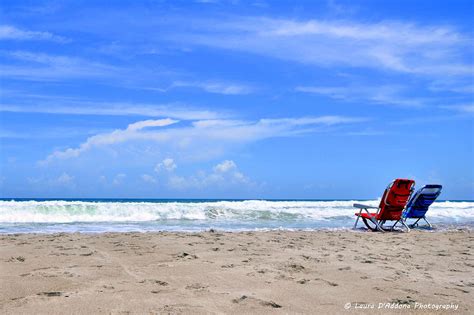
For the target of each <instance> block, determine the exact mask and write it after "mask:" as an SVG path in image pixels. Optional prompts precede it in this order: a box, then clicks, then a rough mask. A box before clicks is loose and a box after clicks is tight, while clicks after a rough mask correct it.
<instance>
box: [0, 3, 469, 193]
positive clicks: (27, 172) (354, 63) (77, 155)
mask: <svg viewBox="0 0 474 315" xmlns="http://www.w3.org/2000/svg"><path fill="white" fill-rule="evenodd" d="M473 11H474V10H473V4H472V2H470V1H449V2H442V1H434V2H433V1H359V2H358V3H357V4H354V1H319V2H316V1H299V2H298V1H218V0H216V1H211V0H208V1H194V2H193V1H142V2H139V1H128V2H126V1H114V2H110V1H104V2H102V1H45V2H41V1H2V5H1V9H0V70H1V96H0V101H1V102H0V103H1V104H0V119H1V120H0V123H1V125H0V141H1V142H0V150H1V151H0V153H1V154H0V163H1V169H0V195H1V196H2V197H72V198H85V197H92V198H93V197H112V198H114V197H115V198H323V199H326V198H328V199H329V198H347V199H350V198H355V199H361V198H376V197H378V196H379V195H380V194H381V193H382V191H383V189H384V187H385V186H386V185H387V184H388V183H389V182H390V181H391V180H392V179H394V178H397V177H408V178H413V179H415V180H416V182H417V186H421V185H423V184H428V183H441V184H443V185H444V193H443V196H442V197H443V199H474V167H473V162H472V161H473V160H474V152H473V147H474V136H473V135H474V130H473V129H474V128H473V125H474V124H473V123H474V120H473V118H474V100H473V93H474V77H473V74H474V65H473V53H474V50H473V35H474V34H473V23H472V17H473V13H474V12H473Z"/></svg>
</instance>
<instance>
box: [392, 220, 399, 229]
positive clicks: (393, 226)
mask: <svg viewBox="0 0 474 315" xmlns="http://www.w3.org/2000/svg"><path fill="white" fill-rule="evenodd" d="M399 221H400V220H397V221H395V224H394V225H392V227H391V228H390V231H393V229H394V228H395V226H396V225H397V223H398V222H399Z"/></svg>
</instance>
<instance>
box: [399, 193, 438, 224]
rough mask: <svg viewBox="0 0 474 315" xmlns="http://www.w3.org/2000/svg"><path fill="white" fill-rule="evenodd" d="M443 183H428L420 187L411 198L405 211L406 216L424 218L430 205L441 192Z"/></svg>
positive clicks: (404, 215)
mask: <svg viewBox="0 0 474 315" xmlns="http://www.w3.org/2000/svg"><path fill="white" fill-rule="evenodd" d="M442 188H443V186H441V185H426V186H424V187H422V188H420V189H419V190H418V191H417V192H416V193H415V194H414V195H413V197H412V198H411V199H410V201H409V202H408V204H407V207H406V209H405V211H404V212H403V217H404V218H423V217H424V216H425V214H426V211H428V208H429V206H431V204H432V203H433V202H434V201H435V200H436V198H438V196H439V195H440V194H441V189H442Z"/></svg>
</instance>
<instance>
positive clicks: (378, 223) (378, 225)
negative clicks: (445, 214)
mask: <svg viewBox="0 0 474 315" xmlns="http://www.w3.org/2000/svg"><path fill="white" fill-rule="evenodd" d="M393 183H394V182H392V183H391V184H390V185H389V186H388V187H387V188H386V190H389V189H390V188H392V185H393ZM414 191H415V189H414V187H412V188H411V189H410V196H409V197H408V200H410V198H411V196H412V194H413V192H414ZM384 194H385V192H384ZM388 195H389V194H388V193H386V194H385V198H384V201H383V202H384V204H385V205H387V206H390V204H389V203H388V202H387V198H388ZM353 206H354V207H355V208H358V209H360V211H359V215H358V216H357V219H356V221H355V223H354V227H353V229H356V228H357V223H358V222H359V219H360V218H361V214H362V211H364V210H365V212H367V214H369V215H371V216H370V218H369V220H370V221H371V222H372V223H374V224H375V227H376V228H375V230H377V231H381V232H386V231H388V229H386V228H385V227H384V226H383V225H384V224H385V222H386V221H388V220H377V219H375V217H377V216H378V214H379V213H380V210H381V207H380V206H379V207H374V206H368V205H363V204H360V203H355V204H354V205H353ZM368 209H377V212H376V213H375V215H374V216H372V213H370V212H369V210H368ZM420 219H421V218H420ZM362 220H363V221H364V223H365V225H366V226H367V227H368V228H369V229H370V227H369V225H368V224H367V219H366V218H362ZM418 221H419V220H417V221H416V222H415V224H416V223H417V222H418ZM425 221H426V219H425ZM426 222H428V221H426ZM398 223H400V224H401V225H402V226H403V227H404V228H405V229H406V231H407V232H410V227H409V226H408V225H407V224H406V222H405V221H404V220H403V218H402V216H400V219H398V220H396V221H395V223H394V224H393V225H392V226H391V227H390V229H389V230H390V231H393V230H394V229H395V226H396V225H397V224H398ZM428 224H429V223H428Z"/></svg>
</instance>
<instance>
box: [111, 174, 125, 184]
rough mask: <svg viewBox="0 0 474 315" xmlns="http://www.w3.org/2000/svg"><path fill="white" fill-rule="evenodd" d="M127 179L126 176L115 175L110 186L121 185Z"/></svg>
mask: <svg viewBox="0 0 474 315" xmlns="http://www.w3.org/2000/svg"><path fill="white" fill-rule="evenodd" d="M126 178H127V175H125V174H123V173H120V174H117V175H115V177H114V179H113V180H112V184H114V185H121V184H122V183H123V182H124V180H125V179H126Z"/></svg>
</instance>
